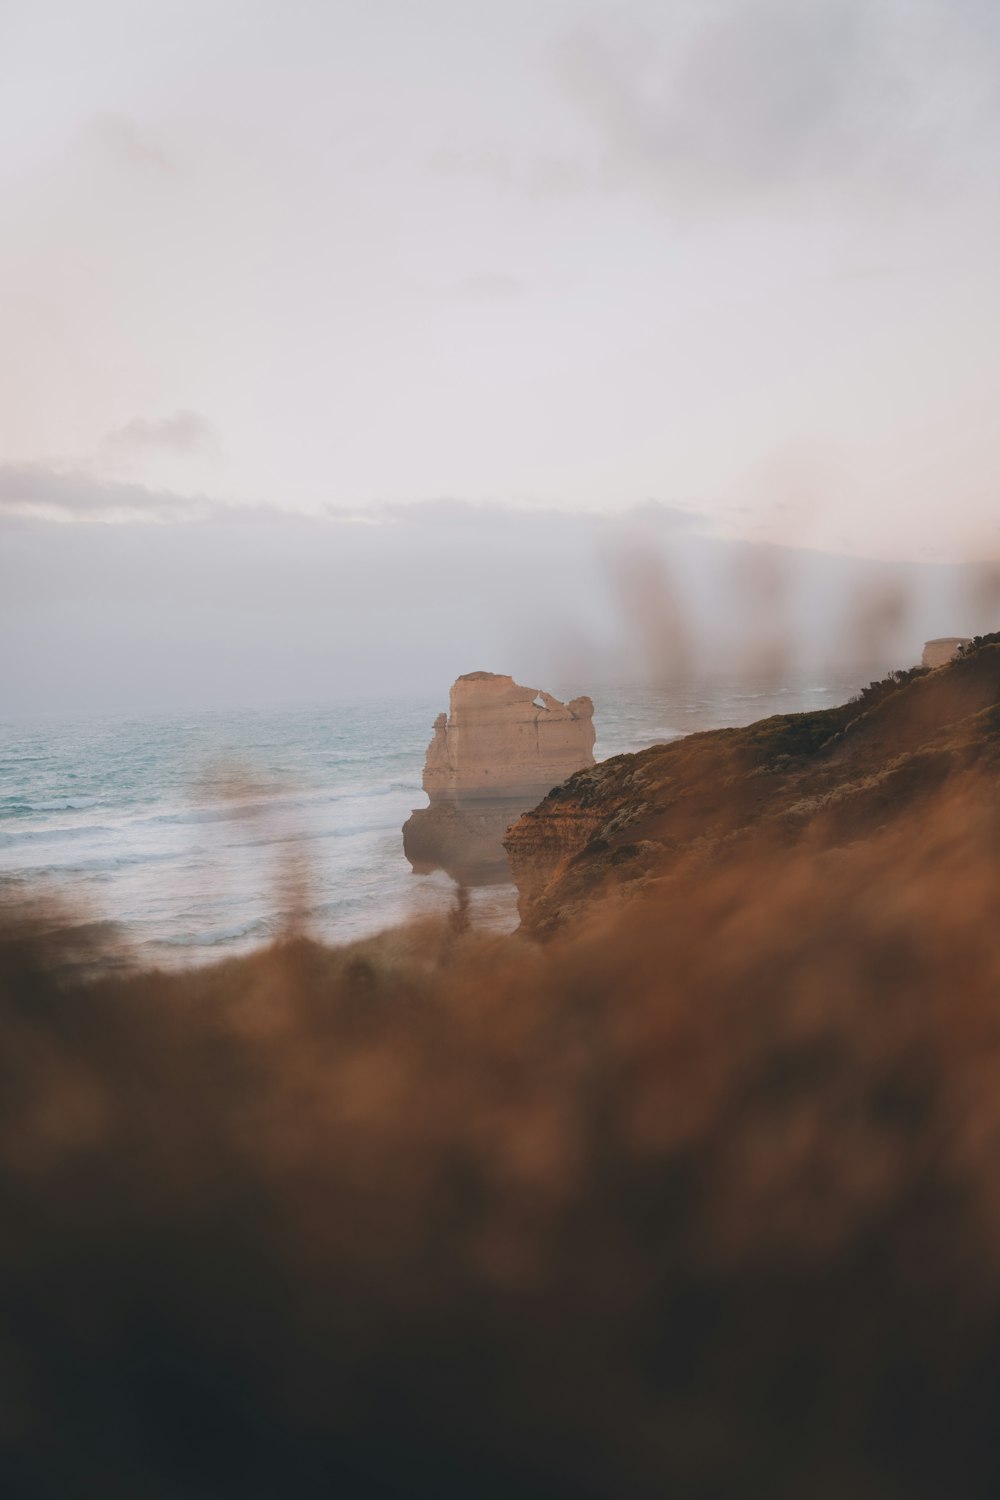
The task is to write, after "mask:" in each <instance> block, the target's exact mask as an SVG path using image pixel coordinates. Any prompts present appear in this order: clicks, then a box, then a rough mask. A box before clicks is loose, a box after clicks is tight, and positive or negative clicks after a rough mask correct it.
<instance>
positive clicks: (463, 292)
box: [452, 271, 524, 303]
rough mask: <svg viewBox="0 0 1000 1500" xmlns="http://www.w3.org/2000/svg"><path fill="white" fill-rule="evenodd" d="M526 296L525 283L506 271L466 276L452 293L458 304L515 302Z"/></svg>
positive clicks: (481, 272)
mask: <svg viewBox="0 0 1000 1500" xmlns="http://www.w3.org/2000/svg"><path fill="white" fill-rule="evenodd" d="M523 295H524V283H523V282H521V281H518V279H517V277H516V276H509V275H508V274H507V273H506V272H505V271H479V272H478V273H477V274H476V275H474V276H466V277H465V278H464V280H462V281H460V282H459V283H458V285H457V286H456V287H455V288H454V290H453V292H452V298H453V300H454V301H456V302H480V303H483V302H485V303H496V302H515V301H516V300H517V299H518V298H519V297H522V296H523Z"/></svg>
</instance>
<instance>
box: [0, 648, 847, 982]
mask: <svg viewBox="0 0 1000 1500" xmlns="http://www.w3.org/2000/svg"><path fill="white" fill-rule="evenodd" d="M860 680H867V677H865V676H864V674H862V676H861V678H860ZM858 685H859V680H855V679H851V678H832V677H831V678H828V679H826V680H815V681H806V680H802V681H793V682H786V683H784V684H781V685H779V686H777V687H775V686H773V685H769V686H762V685H759V684H758V685H755V684H753V683H747V682H745V681H744V682H714V683H711V684H704V683H702V684H698V685H696V686H693V685H690V684H687V685H678V686H677V687H675V688H673V689H670V688H666V689H662V690H658V689H653V688H624V687H615V688H608V689H605V690H603V691H601V690H598V689H594V688H590V689H589V691H590V695H591V697H593V698H594V702H595V714H594V719H595V726H596V729H597V737H598V738H597V746H596V752H595V753H596V755H597V758H598V759H599V760H603V759H605V758H607V757H608V756H611V755H616V754H619V753H621V752H623V751H630V750H636V749H639V748H641V747H643V746H645V745H649V744H652V743H655V742H656V741H662V740H670V739H673V738H675V737H677V736H678V735H681V734H686V733H689V732H691V731H693V730H697V729H707V728H716V727H721V726H724V725H737V724H744V723H750V722H752V721H753V720H755V719H759V718H763V717H766V716H767V715H768V714H771V713H779V712H781V713H785V712H792V711H796V710H799V709H804V708H818V707H826V706H829V705H831V704H834V703H837V702H842V701H843V700H844V698H845V697H847V696H849V694H850V693H851V692H852V691H854V690H855V689H856V688H857V686H858ZM556 691H557V692H559V690H558V689H557V690H556ZM579 691H581V689H580V688H579V687H577V686H575V685H573V686H571V687H570V688H568V689H566V690H565V691H564V692H559V696H560V697H562V696H565V697H570V696H573V695H574V694H575V693H576V692H579ZM446 702H447V693H446V692H444V691H443V692H442V693H441V694H439V695H437V696H435V697H434V698H431V697H412V698H399V697H397V698H392V699H383V700H366V701H354V702H342V703H329V704H324V705H314V706H311V707H301V708H280V709H279V708H271V709H266V710H264V709H243V710H221V709H220V710H214V711H202V712H197V713H186V714H178V713H173V714H146V715H141V716H135V717H129V716H121V715H119V716H109V717H87V718H83V719H75V720H59V719H56V718H50V719H46V720H45V721H37V722H30V723H29V722H24V721H10V722H6V723H4V722H0V901H2V902H3V903H4V905H6V906H9V907H10V906H12V907H14V908H15V909H19V908H22V907H23V906H25V905H26V904H28V903H32V902H34V901H36V900H37V898H38V897H44V898H46V899H48V900H49V901H51V900H52V898H56V900H57V901H58V902H59V903H61V909H62V910H64V911H66V912H70V913H71V914H72V919H73V921H74V922H76V923H79V924H80V925H81V926H83V927H87V928H91V929H93V930H94V931H96V932H99V933H100V934H101V935H102V945H103V948H104V949H105V951H106V952H107V953H108V954H115V955H117V959H118V961H119V962H121V963H126V964H129V965H131V964H136V963H138V964H156V965H160V966H170V967H173V966H176V965H178V964H185V963H192V962H204V961H206V960H210V959H213V958H217V957H220V956H222V955H224V954H227V953H237V952H243V951H247V950H248V949H252V948H253V947H255V946H258V945H260V944H263V943H266V942H268V941H269V940H271V939H273V938H274V937H276V936H278V935H280V934H281V933H282V932H283V931H287V930H288V926H289V923H290V921H291V919H292V917H293V916H294V917H295V918H296V919H297V920H298V922H299V924H300V925H301V926H304V927H305V930H306V931H308V932H309V933H310V934H312V935H313V936H316V937H318V938H321V939H323V940H325V941H329V942H348V941H351V940H353V939H356V938H360V937H364V936H368V935H369V934H371V933H373V932H375V931H378V930H379V929H381V928H383V927H386V926H388V925H390V924H393V923H396V922H399V921H405V920H408V919H410V918H414V917H421V916H426V915H432V914H441V913H444V912H446V911H447V910H448V909H449V908H450V907H451V906H452V904H453V902H454V898H455V887H454V885H453V884H452V882H451V881H450V880H449V879H448V877H447V876H445V875H443V874H438V875H431V876H414V875H412V874H411V872H410V867H409V865H408V864H407V862H406V860H405V858H404V856H403V846H402V834H401V829H402V825H403V823H404V821H405V820H406V818H407V817H408V816H409V813H410V811H411V809H412V808H414V807H422V806H424V805H426V799H425V797H424V794H423V792H422V790H421V771H422V767H423V757H424V752H425V750H426V748H427V743H428V741H429V739H430V736H431V726H432V724H433V722H434V719H435V717H436V715H437V714H438V712H439V711H440V710H441V708H442V707H444V706H445V705H446ZM515 897H516V893H515V891H514V888H513V886H492V887H488V888H485V889H481V890H475V891H473V892H471V917H472V920H473V922H474V923H476V924H478V925H481V926H486V927H490V928H494V929H501V930H506V929H512V928H513V927H514V926H516V922H517V915H516V901H515Z"/></svg>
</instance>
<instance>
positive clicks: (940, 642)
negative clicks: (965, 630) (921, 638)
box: [921, 635, 969, 667]
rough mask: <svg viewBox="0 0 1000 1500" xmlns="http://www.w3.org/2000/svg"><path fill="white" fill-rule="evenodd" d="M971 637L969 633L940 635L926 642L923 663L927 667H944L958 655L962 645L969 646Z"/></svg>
mask: <svg viewBox="0 0 1000 1500" xmlns="http://www.w3.org/2000/svg"><path fill="white" fill-rule="evenodd" d="M968 644H969V637H968V636H967V635H939V636H936V637H935V638H934V640H932V641H925V642H924V654H923V656H922V657H921V663H922V665H923V666H925V667H943V666H944V665H945V664H946V663H947V662H949V661H951V660H952V659H953V658H954V657H955V656H957V655H958V650H959V647H960V646H967V645H968Z"/></svg>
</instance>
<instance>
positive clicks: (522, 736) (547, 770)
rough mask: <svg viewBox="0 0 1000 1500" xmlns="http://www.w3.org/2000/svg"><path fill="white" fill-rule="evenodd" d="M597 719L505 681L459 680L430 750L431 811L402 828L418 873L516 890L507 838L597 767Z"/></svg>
mask: <svg viewBox="0 0 1000 1500" xmlns="http://www.w3.org/2000/svg"><path fill="white" fill-rule="evenodd" d="M593 714H594V705H593V703H592V702H591V700H590V699H589V698H574V699H573V700H572V701H571V702H570V703H561V702H560V701H559V699H558V698H554V697H553V696H552V694H551V693H546V692H541V691H539V690H538V689H537V688H530V687H522V686H521V684H520V683H517V682H515V681H514V679H513V678H512V677H508V676H504V675H501V674H499V673H494V672H469V673H466V675H465V676H463V677H459V678H458V680H457V681H456V682H455V683H454V685H453V686H452V689H451V694H450V698H449V712H448V713H447V714H439V715H438V717H437V719H436V720H435V722H434V734H433V738H432V740H431V742H430V745H429V746H428V748H427V756H426V760H425V763H424V775H423V786H424V791H425V792H426V793H427V797H428V801H429V804H430V805H429V806H428V807H426V808H415V809H414V811H413V813H412V815H411V816H410V817H409V818H408V819H407V821H406V823H405V824H404V826H403V849H404V852H405V854H406V857H407V859H408V860H409V861H410V864H411V865H412V867H413V870H414V872H415V873H416V874H426V873H429V872H430V871H431V870H436V869H443V870H445V871H447V873H448V874H449V875H451V876H452V877H453V879H455V880H457V881H459V883H460V884H464V885H486V884H491V883H495V882H499V881H507V880H509V879H510V866H509V864H508V860H507V855H506V852H505V850H504V846H503V837H504V834H505V833H506V831H507V829H508V828H509V827H510V826H511V824H512V823H514V822H516V821H517V819H518V818H519V817H520V816H521V814H522V813H523V812H525V811H526V810H527V809H528V808H529V807H531V806H533V805H534V804H535V803H536V802H537V801H538V800H539V798H540V797H542V796H544V794H545V793H546V792H547V791H548V790H549V788H550V787H553V786H555V785H557V784H558V783H560V782H562V781H565V779H566V778H567V777H568V776H571V775H572V774H573V773H574V772H576V771H579V770H581V769H583V768H585V767H588V766H593V764H594V724H593Z"/></svg>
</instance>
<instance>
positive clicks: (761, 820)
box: [504, 634, 1000, 936]
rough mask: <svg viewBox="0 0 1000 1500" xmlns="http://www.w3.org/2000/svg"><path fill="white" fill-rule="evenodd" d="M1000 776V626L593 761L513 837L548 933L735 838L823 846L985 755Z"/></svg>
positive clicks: (522, 884) (526, 900) (869, 826)
mask: <svg viewBox="0 0 1000 1500" xmlns="http://www.w3.org/2000/svg"><path fill="white" fill-rule="evenodd" d="M973 769H975V770H979V771H985V772H986V773H987V774H988V775H989V776H992V777H994V778H996V780H997V783H998V789H1000V634H998V635H995V636H986V637H982V638H978V639H977V641H975V642H972V643H970V644H969V645H968V646H966V647H965V648H964V649H963V651H962V653H961V654H960V655H959V656H957V657H956V658H955V660H953V661H951V662H949V663H948V664H947V665H945V666H942V667H939V668H938V669H937V670H936V671H927V670H926V669H924V668H921V667H916V668H913V669H912V670H911V671H908V672H894V673H891V674H890V675H889V677H887V678H886V679H884V680H883V681H881V682H876V683H872V684H870V686H869V687H868V688H866V689H865V690H864V691H863V692H862V693H860V694H859V695H858V697H857V698H855V699H854V700H852V701H851V702H850V703H846V704H843V705H841V706H839V707H837V708H831V709H824V710H821V711H818V712H815V713H800V714H787V715H777V716H775V717H774V718H770V719H764V720H761V721H760V722H758V723H756V724H751V725H748V726H747V727H746V728H744V729H720V730H714V731H710V732H707V733H702V734H692V735H689V736H687V737H686V738H685V739H682V740H677V741H674V742H673V743H672V744H669V745H656V746H652V747H651V748H650V749H648V750H643V751H640V752H639V753H638V754H635V755H619V756H616V757H615V758H614V759H612V760H608V761H604V762H602V763H601V764H600V765H597V766H594V767H592V768H589V769H586V770H583V771H580V772H578V773H577V774H576V775H574V776H572V777H570V779H569V780H568V781H567V782H566V783H565V784H564V785H562V786H558V787H555V788H553V790H552V791H551V792H550V793H549V794H548V796H546V797H545V798H544V800H543V801H542V802H541V803H540V804H539V805H538V806H537V807H535V808H534V809H532V810H531V811H529V812H527V813H526V814H525V815H524V816H523V817H522V818H521V819H520V820H519V821H518V822H517V823H516V824H515V825H514V826H513V827H512V828H511V829H510V831H509V833H508V834H507V836H506V839H505V841H504V842H505V847H506V849H507V851H508V854H509V856H510V863H511V870H512V872H513V875H514V879H515V881H516V882H517V885H518V889H519V907H520V911H521V919H522V924H523V926H524V927H525V929H526V930H527V931H529V932H532V933H534V934H535V935H536V936H547V935H549V934H551V933H553V932H555V931H556V930H558V929H559V928H561V927H564V926H566V925H567V924H570V923H572V922H574V921H576V920H577V919H579V917H580V916H581V915H582V914H584V913H585V912H586V911H587V909H588V908H589V907H591V905H592V903H593V902H594V901H595V900H596V899H597V898H599V897H605V896H607V895H608V894H609V893H612V892H613V893H614V894H615V896H616V897H622V896H625V895H627V894H628V893H629V892H636V891H641V890H643V889H645V888H648V887H649V886H650V885H651V884H652V883H655V882H657V881H661V880H663V879H666V878H670V877H671V876H676V875H677V874H678V872H679V871H681V870H682V869H683V867H684V865H685V862H688V861H704V860H707V859H715V858H719V857H720V856H721V853H722V851H723V850H725V849H726V848H727V847H728V846H732V845H733V844H734V842H736V841H740V842H746V841H748V840H751V839H757V840H763V841H766V842H767V843H768V845H769V846H771V847H774V846H775V845H777V846H779V847H780V846H782V845H785V846H788V845H791V844H792V843H798V842H800V841H802V840H808V841H809V846H810V848H814V849H815V850H816V851H817V854H819V853H821V852H823V851H825V850H828V849H831V848H833V847H836V846H838V845H844V844H847V843H849V842H851V841H852V840H854V839H857V838H862V837H865V836H867V835H868V834H869V833H871V832H872V831H873V830H874V829H876V828H878V827H880V826H882V825H884V824H886V823H888V822H890V821H891V820H892V819H894V818H895V817H896V816H897V815H899V814H900V813H901V812H903V811H904V810H907V809H910V808H913V807H914V805H915V804H919V803H920V801H921V799H922V798H926V797H929V796H930V795H931V794H932V793H933V792H935V791H937V790H938V789H939V788H940V787H941V785H942V783H943V782H944V781H945V780H946V779H947V778H948V777H950V776H956V775H959V774H960V773H962V772H968V771H971V770H973Z"/></svg>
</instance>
